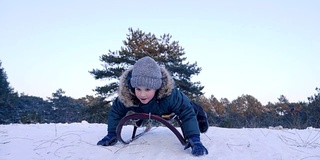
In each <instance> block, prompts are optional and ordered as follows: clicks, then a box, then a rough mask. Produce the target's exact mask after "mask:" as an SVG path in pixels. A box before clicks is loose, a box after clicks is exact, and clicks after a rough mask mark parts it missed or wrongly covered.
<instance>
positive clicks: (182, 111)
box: [169, 88, 200, 138]
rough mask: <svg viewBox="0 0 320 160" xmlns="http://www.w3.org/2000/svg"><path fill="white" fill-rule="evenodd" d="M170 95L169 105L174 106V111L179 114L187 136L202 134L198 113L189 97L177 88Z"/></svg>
mask: <svg viewBox="0 0 320 160" xmlns="http://www.w3.org/2000/svg"><path fill="white" fill-rule="evenodd" d="M169 97H170V100H169V102H170V105H169V106H170V107H172V111H173V112H174V113H175V114H176V115H178V116H179V118H180V120H181V122H182V126H181V127H182V129H183V132H184V134H185V136H186V137H187V138H188V137H189V136H191V135H194V134H199V135H200V131H199V126H198V121H197V118H196V114H195V112H194V109H193V107H192V105H191V103H190V100H189V98H188V97H187V96H186V95H185V94H184V93H182V92H181V91H179V90H178V89H177V88H175V89H173V91H172V94H171V95H170V96H169Z"/></svg>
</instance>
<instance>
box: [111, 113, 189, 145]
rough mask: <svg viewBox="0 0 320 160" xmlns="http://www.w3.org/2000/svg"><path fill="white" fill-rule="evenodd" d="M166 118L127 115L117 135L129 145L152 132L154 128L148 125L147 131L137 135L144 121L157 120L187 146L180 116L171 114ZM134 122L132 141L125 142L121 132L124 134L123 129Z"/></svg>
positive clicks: (141, 114) (118, 128) (122, 120)
mask: <svg viewBox="0 0 320 160" xmlns="http://www.w3.org/2000/svg"><path fill="white" fill-rule="evenodd" d="M163 117H165V118H162V117H160V116H158V115H154V114H150V113H149V114H148V113H133V114H130V115H127V116H125V117H123V118H122V119H121V120H120V122H119V124H118V126H117V129H116V134H117V139H118V141H120V142H122V143H123V144H129V143H130V142H132V141H134V140H136V139H138V138H139V137H141V136H142V135H144V134H145V133H146V132H148V131H150V129H151V128H152V126H151V125H147V126H146V129H145V130H144V131H143V132H141V133H139V134H137V135H136V130H137V128H138V127H140V125H141V124H142V123H143V121H144V120H147V121H149V122H150V121H152V120H155V121H157V122H160V123H161V124H163V125H164V126H166V127H167V128H169V129H170V130H171V131H172V132H173V133H174V135H175V136H176V137H177V138H178V140H179V141H180V143H181V144H182V145H185V144H186V139H185V136H184V133H183V128H182V122H181V120H180V119H179V117H178V116H176V115H174V114H170V115H165V116H163ZM132 121H134V122H135V124H134V125H133V131H132V136H131V139H129V140H124V139H123V137H122V136H121V132H122V128H123V126H124V125H125V124H127V123H128V122H132ZM174 122H177V123H178V125H179V126H180V127H181V130H182V133H180V132H179V131H178V130H177V128H176V127H175V126H174V125H173V123H174Z"/></svg>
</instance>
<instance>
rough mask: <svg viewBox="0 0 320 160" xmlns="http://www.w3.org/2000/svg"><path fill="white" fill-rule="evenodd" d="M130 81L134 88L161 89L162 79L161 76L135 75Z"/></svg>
mask: <svg viewBox="0 0 320 160" xmlns="http://www.w3.org/2000/svg"><path fill="white" fill-rule="evenodd" d="M130 81H131V86H132V87H133V88H136V87H146V88H149V89H159V88H160V87H161V84H162V80H161V79H160V78H152V77H142V76H134V77H132V78H131V80H130Z"/></svg>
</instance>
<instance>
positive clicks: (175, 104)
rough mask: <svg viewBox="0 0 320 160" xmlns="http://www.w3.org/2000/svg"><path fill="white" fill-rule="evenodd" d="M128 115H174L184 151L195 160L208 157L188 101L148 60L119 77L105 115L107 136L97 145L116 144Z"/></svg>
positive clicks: (151, 61) (193, 112)
mask: <svg viewBox="0 0 320 160" xmlns="http://www.w3.org/2000/svg"><path fill="white" fill-rule="evenodd" d="M128 111H133V112H137V113H151V114H155V115H160V116H161V115H163V114H168V113H169V114H170V113H175V114H176V115H177V116H179V118H180V120H181V122H182V128H183V132H184V134H185V137H186V138H187V145H186V146H185V149H187V148H189V147H191V148H192V152H191V153H192V154H193V155H195V156H199V155H204V154H208V150H207V149H206V148H205V147H204V146H203V144H202V143H201V141H200V130H199V125H198V121H197V118H196V114H195V111H194V109H193V107H192V104H191V102H190V100H189V98H187V97H186V96H185V95H184V94H183V93H182V92H181V91H179V90H178V89H177V88H176V87H175V86H174V80H173V78H172V77H171V75H170V74H169V72H168V71H167V70H166V69H165V68H164V67H160V66H159V65H158V64H157V63H156V62H155V61H154V60H153V59H152V58H150V57H148V56H147V57H143V58H141V59H139V60H138V61H137V62H136V63H135V65H134V66H133V67H131V68H129V69H128V70H126V71H125V72H124V73H123V74H122V75H121V77H120V84H119V91H118V97H117V98H116V99H115V100H114V101H113V103H112V106H111V108H110V111H109V113H108V134H107V135H106V136H105V137H104V138H103V139H101V140H100V141H99V142H98V143H97V145H102V146H110V145H114V144H116V143H117V137H116V127H117V125H118V123H119V121H120V120H121V119H122V118H123V117H124V116H126V114H127V112H128Z"/></svg>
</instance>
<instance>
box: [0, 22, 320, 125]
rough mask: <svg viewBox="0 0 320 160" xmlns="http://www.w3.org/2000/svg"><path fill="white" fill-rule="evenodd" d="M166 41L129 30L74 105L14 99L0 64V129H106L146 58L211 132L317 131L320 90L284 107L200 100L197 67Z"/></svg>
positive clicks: (244, 98) (55, 96) (58, 98)
mask: <svg viewBox="0 0 320 160" xmlns="http://www.w3.org/2000/svg"><path fill="white" fill-rule="evenodd" d="M171 38H172V36H170V35H169V34H164V35H162V36H160V38H158V37H156V36H155V35H154V34H151V33H145V32H143V31H141V30H139V29H137V30H133V29H132V28H129V34H127V38H126V40H124V41H123V44H124V46H123V47H121V48H120V50H117V51H110V50H109V52H108V53H107V54H104V55H102V56H100V61H101V62H102V63H103V68H102V69H93V70H91V71H89V73H90V74H91V75H92V76H93V77H94V78H95V79H107V80H109V82H110V83H108V84H106V85H105V86H97V87H96V88H95V91H96V92H97V95H98V96H91V95H87V96H85V97H82V98H79V99H74V98H72V97H70V96H67V95H65V92H64V91H63V90H62V89H58V90H57V91H55V92H54V93H52V96H51V97H48V98H47V99H43V98H40V97H35V96H30V95H25V94H23V93H20V94H19V93H17V92H15V91H14V89H13V88H12V87H11V86H10V83H9V82H8V81H7V75H6V72H5V70H4V68H3V67H2V66H1V61H0V82H1V84H0V124H9V123H23V124H28V123H72V122H81V121H83V120H85V121H88V122H89V123H107V118H108V111H109V109H110V106H111V103H112V101H110V100H107V99H110V97H114V95H116V94H117V89H118V87H119V86H118V85H119V84H118V81H117V80H119V77H120V75H121V73H122V72H123V71H125V70H126V69H128V68H129V67H131V66H132V65H133V64H134V63H135V62H136V60H138V59H140V58H142V57H144V56H150V57H152V58H154V59H155V60H156V61H157V62H158V63H159V64H160V65H163V66H165V67H166V68H167V69H168V70H169V71H170V72H171V74H172V77H173V78H174V81H175V84H176V86H177V87H178V88H179V89H180V90H182V91H183V92H184V93H185V94H186V95H187V96H188V97H189V98H190V99H191V100H193V101H196V102H198V103H199V104H201V105H202V107H203V108H204V109H205V111H206V112H207V114H208V119H209V123H210V125H212V126H218V127H227V128H241V127H248V128H257V127H269V126H280V125H281V126H283V127H286V128H306V127H310V126H312V127H316V128H319V125H320V123H319V122H320V89H319V88H316V93H315V94H314V95H310V97H308V102H289V101H288V100H287V99H286V97H285V96H284V95H280V97H279V98H278V100H279V101H278V102H275V103H271V102H269V103H268V104H267V105H262V104H261V103H260V102H259V101H258V100H257V99H256V98H255V97H254V96H252V95H241V96H239V97H238V98H237V99H235V100H232V101H229V100H228V99H227V98H221V99H217V98H215V97H214V95H211V97H205V96H204V94H203V92H202V89H203V88H204V86H202V85H201V83H200V82H192V81H191V77H192V76H195V75H198V74H199V73H200V72H201V67H198V66H197V63H196V62H195V63H190V62H186V57H185V52H184V48H182V47H181V46H180V45H179V42H178V41H171Z"/></svg>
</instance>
